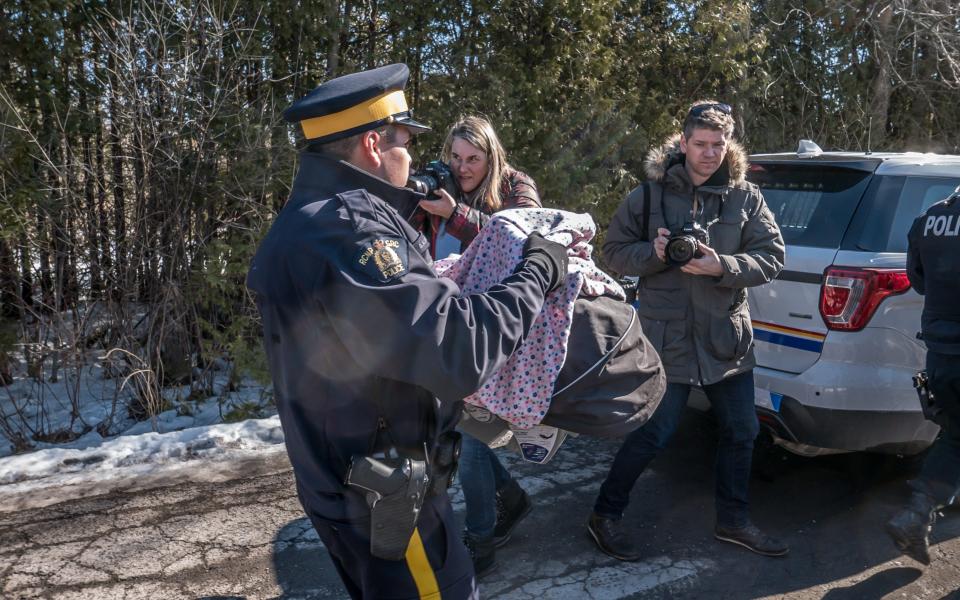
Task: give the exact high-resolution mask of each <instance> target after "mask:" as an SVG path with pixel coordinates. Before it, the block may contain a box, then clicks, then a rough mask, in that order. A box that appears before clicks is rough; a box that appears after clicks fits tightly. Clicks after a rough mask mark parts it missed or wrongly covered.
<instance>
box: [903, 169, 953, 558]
mask: <svg viewBox="0 0 960 600" xmlns="http://www.w3.org/2000/svg"><path fill="white" fill-rule="evenodd" d="M907 241H908V243H909V245H908V248H907V277H909V278H910V284H911V285H912V286H913V288H914V289H915V290H917V293H918V294H921V295H922V296H924V297H925V298H924V303H923V316H922V318H921V330H922V335H923V342H924V344H926V346H927V370H926V374H927V381H928V382H927V386H928V389H929V392H930V393H932V394H933V398H934V402H935V404H936V409H935V410H938V411H939V414H938V415H937V417H936V421H937V423H938V424H939V425H940V427H941V433H940V437H939V438H938V439H937V440H936V441H935V442H934V444H933V446H932V447H931V449H930V454H928V455H927V458H926V460H924V463H923V469H922V470H921V472H920V476H919V477H918V478H917V479H914V480H913V481H911V482H910V487H911V488H912V489H913V492H912V494H911V495H910V500H909V502H908V503H907V506H906V507H905V508H904V509H903V510H901V511H900V512H899V513H897V514H896V515H895V516H894V517H893V518H892V519H891V520H890V521H889V522H888V523H887V533H889V534H890V537H892V538H893V541H894V543H895V544H896V545H897V548H899V549H900V551H901V552H903V553H904V554H906V555H907V556H909V557H911V558H913V559H915V560H917V561H919V562H921V563H923V564H925V565H929V564H930V540H929V535H930V528H931V527H932V525H933V521H934V518H935V513H936V511H937V510H939V509H940V508H941V507H943V506H944V505H945V504H947V503H948V502H949V501H950V498H951V496H953V495H954V494H956V492H957V487H958V485H960V303H958V302H957V298H960V188H957V190H956V191H955V192H954V193H953V195H952V196H951V197H950V198H948V199H946V200H944V201H942V202H939V203H937V204H934V205H933V206H931V207H930V208H929V209H928V210H927V212H925V213H924V214H922V215H920V216H919V217H917V219H916V220H915V221H914V222H913V226H912V227H911V228H910V232H909V234H907Z"/></svg>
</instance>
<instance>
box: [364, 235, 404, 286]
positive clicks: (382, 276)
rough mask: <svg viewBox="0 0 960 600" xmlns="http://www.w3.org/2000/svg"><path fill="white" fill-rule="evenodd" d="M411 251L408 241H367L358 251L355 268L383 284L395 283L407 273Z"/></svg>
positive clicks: (374, 239)
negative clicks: (395, 280)
mask: <svg viewBox="0 0 960 600" xmlns="http://www.w3.org/2000/svg"><path fill="white" fill-rule="evenodd" d="M409 265H410V251H409V247H408V246H407V241H406V240H404V239H400V238H394V237H375V238H370V239H368V240H366V242H364V243H363V244H361V246H360V250H358V251H357V255H356V257H355V258H354V261H353V266H354V268H355V269H357V270H358V271H360V272H362V273H365V274H366V275H368V276H370V277H371V278H373V279H375V280H376V281H379V282H381V283H387V282H388V281H393V280H394V279H397V278H398V277H402V276H403V275H405V274H406V273H407V270H408V269H409Z"/></svg>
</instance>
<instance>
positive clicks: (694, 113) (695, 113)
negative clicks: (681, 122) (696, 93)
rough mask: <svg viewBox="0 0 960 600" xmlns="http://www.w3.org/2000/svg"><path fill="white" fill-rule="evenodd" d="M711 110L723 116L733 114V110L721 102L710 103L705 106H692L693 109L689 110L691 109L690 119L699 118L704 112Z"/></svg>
mask: <svg viewBox="0 0 960 600" xmlns="http://www.w3.org/2000/svg"><path fill="white" fill-rule="evenodd" d="M711 109H712V110H718V111H720V112H722V113H723V114H725V115H729V114H731V113H733V109H732V108H730V105H729V104H724V103H723V102H710V103H707V104H698V105H696V106H694V107H693V108H691V109H690V116H691V117H699V116H700V115H702V114H703V113H704V112H705V111H708V110H711Z"/></svg>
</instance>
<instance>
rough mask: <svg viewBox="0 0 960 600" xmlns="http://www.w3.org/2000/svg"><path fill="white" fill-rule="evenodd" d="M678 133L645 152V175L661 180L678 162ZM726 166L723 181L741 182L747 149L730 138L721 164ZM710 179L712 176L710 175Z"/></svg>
mask: <svg viewBox="0 0 960 600" xmlns="http://www.w3.org/2000/svg"><path fill="white" fill-rule="evenodd" d="M681 155H682V152H680V134H679V133H676V134H674V135H672V136H670V137H669V138H667V140H666V141H665V142H664V143H663V144H661V146H660V147H659V148H654V149H652V150H650V152H649V153H647V158H646V160H645V161H644V162H643V170H644V171H645V172H646V174H647V177H648V178H649V179H651V180H653V181H659V182H662V181H663V178H664V177H665V176H666V174H667V171H668V170H669V169H670V167H672V166H673V165H675V164H677V163H679V162H680V156H681ZM724 165H726V166H727V170H728V172H729V177H730V178H729V179H728V180H727V181H726V182H724V183H725V184H727V185H736V184H738V183H742V182H743V180H744V179H745V178H746V176H747V166H748V165H749V162H748V160H747V151H746V150H744V148H743V146H741V145H740V143H739V142H737V141H734V140H730V141H729V142H728V143H727V156H726V157H725V158H724V159H723V164H722V165H720V168H721V169H722V168H723V166H724ZM710 179H711V180H713V179H714V178H713V177H711V178H710Z"/></svg>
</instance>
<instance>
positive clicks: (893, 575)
mask: <svg viewBox="0 0 960 600" xmlns="http://www.w3.org/2000/svg"><path fill="white" fill-rule="evenodd" d="M922 574H923V573H922V572H921V571H920V569H911V568H907V567H899V568H896V569H887V570H886V571H880V572H879V573H877V574H875V575H873V576H872V577H869V578H867V579H864V580H863V581H861V582H860V583H857V584H856V585H851V586H849V587H844V588H836V589H833V590H830V591H829V592H827V593H826V594H824V596H823V600H861V599H862V598H883V597H884V596H886V595H887V594H890V593H892V592H895V591H897V590H899V589H900V588H902V587H904V586H905V585H909V584H911V583H913V582H914V581H916V580H917V579H919V578H920V576H921V575H922Z"/></svg>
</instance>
